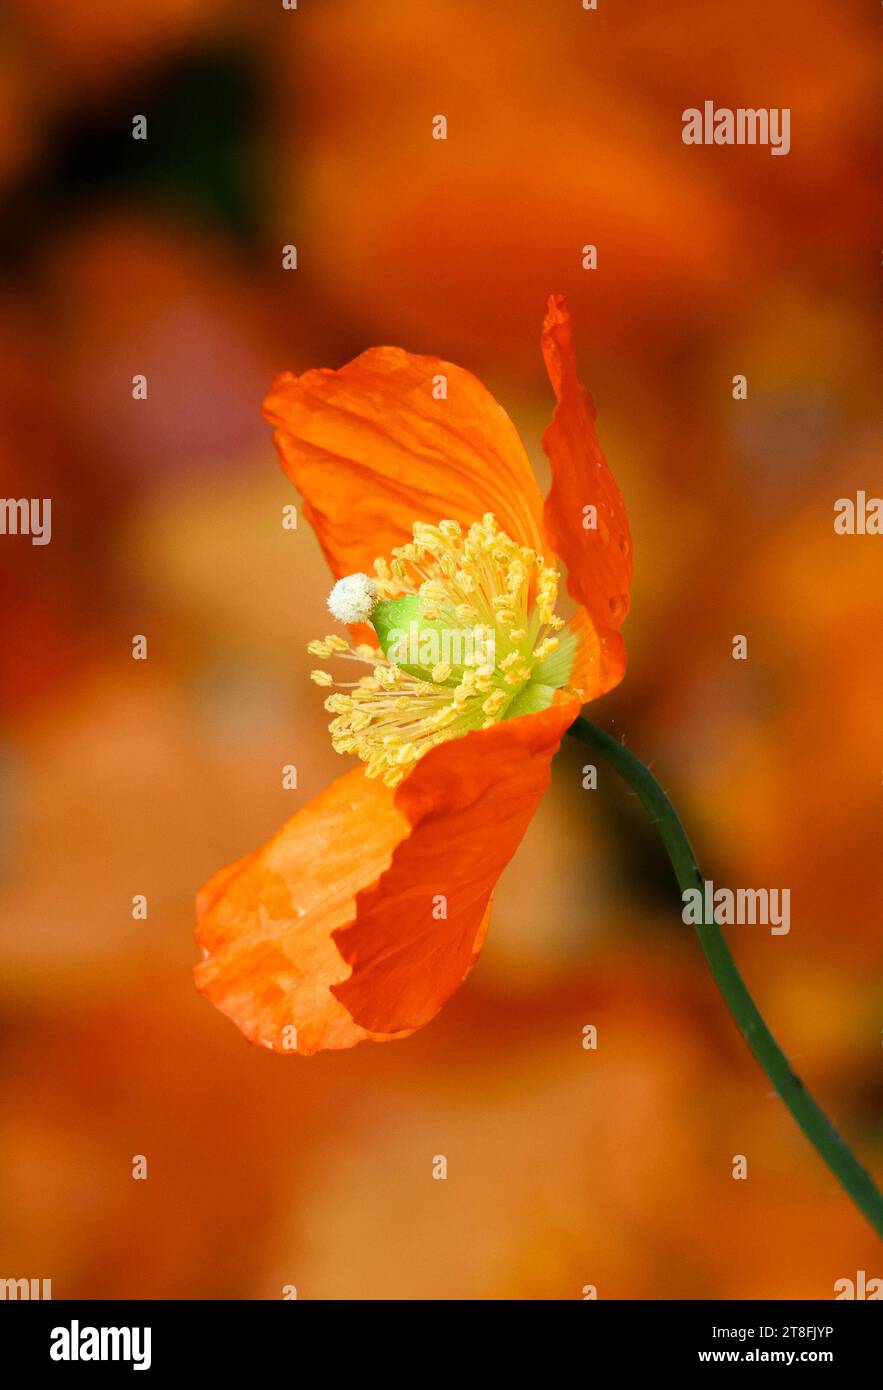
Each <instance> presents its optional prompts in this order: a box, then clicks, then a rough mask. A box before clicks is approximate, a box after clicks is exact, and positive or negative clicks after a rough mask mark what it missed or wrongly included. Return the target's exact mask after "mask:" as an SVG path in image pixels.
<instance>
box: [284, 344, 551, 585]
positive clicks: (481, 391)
mask: <svg viewBox="0 0 883 1390" xmlns="http://www.w3.org/2000/svg"><path fill="white" fill-rule="evenodd" d="M439 376H444V378H445V380H446V391H447V396H446V398H445V399H442V400H437V399H435V396H434V395H433V384H434V382H435V380H436V379H437V378H438V377H439ZM264 415H265V417H266V419H267V420H269V421H270V423H271V424H272V425H274V426H275V430H276V432H275V435H274V441H275V443H276V447H277V448H278V450H279V455H280V458H281V461H282V466H283V468H284V469H285V472H286V473H287V474H288V476H289V477H290V478H291V480H292V482H293V483H294V484H295V486H296V487H297V488H298V490H299V491H300V492H301V493H302V495H303V497H304V515H305V516H306V518H307V520H308V521H309V522H310V523H311V525H312V526H313V527H314V529H315V531H316V533H317V535H318V537H319V541H320V543H321V546H322V549H323V551H324V553H325V556H326V558H327V560H328V563H329V565H330V566H331V569H332V571H333V573H334V574H335V575H336V576H338V577H339V576H341V575H344V574H352V573H355V572H358V571H365V572H368V573H370V572H371V566H372V562H373V561H374V559H375V558H376V557H378V556H382V555H388V554H389V552H390V550H391V549H392V548H393V546H398V545H403V544H406V543H407V542H408V541H410V540H411V528H412V525H413V523H414V522H415V521H426V522H430V523H436V522H438V521H440V520H442V519H444V518H450V519H452V520H454V521H460V522H462V523H469V522H472V521H477V520H478V519H480V517H481V516H482V515H483V514H484V513H485V512H493V514H494V516H495V517H496V519H497V522H498V523H499V525H500V526H501V528H502V529H503V530H504V531H506V532H508V534H509V535H510V536H511V537H512V538H513V540H517V541H518V542H519V544H522V545H529V546H531V547H533V548H534V549H536V550H538V551H540V552H541V551H542V540H541V534H542V533H541V517H542V498H541V496H540V492H539V488H538V487H537V483H536V480H535V478H534V476H533V473H532V471H531V467H530V463H529V461H528V458H527V455H526V453H525V451H524V446H523V445H522V443H521V440H520V439H519V437H518V434H517V432H516V430H515V426H514V425H513V424H512V421H511V420H510V419H509V417H508V415H507V414H506V412H505V411H504V410H503V408H502V406H500V405H498V404H497V402H496V401H495V400H494V398H493V396H492V395H491V394H490V392H489V391H487V390H486V389H485V387H484V386H482V384H481V382H480V381H478V380H476V378H475V377H474V376H472V374H471V373H470V372H467V371H464V370H463V368H461V367H456V366H454V365H453V364H452V363H450V362H444V361H442V360H441V359H440V358H437V357H418V356H415V355H413V354H412V353H408V352H404V351H402V349H400V348H371V349H370V350H369V351H368V352H363V353H362V354H361V356H360V357H357V358H355V360H354V361H352V362H350V363H348V364H347V365H346V366H345V367H341V368H340V370H339V371H330V370H327V369H322V370H317V371H310V372H306V373H305V374H304V375H303V376H300V377H297V376H293V375H292V374H291V373H290V372H283V373H282V375H281V376H278V377H277V378H276V380H275V381H274V383H273V385H272V387H271V389H270V393H269V395H268V396H267V399H266V400H265V402H264Z"/></svg>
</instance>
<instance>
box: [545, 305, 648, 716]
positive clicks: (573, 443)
mask: <svg viewBox="0 0 883 1390" xmlns="http://www.w3.org/2000/svg"><path fill="white" fill-rule="evenodd" d="M541 342H542V349H543V357H544V358H545V362H546V370H547V371H548V373H549V380H550V381H551V383H552V387H553V389H554V391H555V395H556V397H557V405H556V407H555V413H554V415H553V417H552V423H551V424H550V425H549V427H548V429H547V430H546V432H545V434H544V435H543V448H544V449H545V451H546V454H547V455H548V457H549V461H550V463H551V465H552V486H551V488H550V490H549V495H548V497H547V498H546V503H545V507H544V509H543V525H544V528H545V532H546V535H547V536H548V538H549V542H550V544H551V546H552V548H553V549H554V551H555V553H556V554H557V555H560V556H561V558H562V560H563V561H564V562H565V564H566V565H567V571H568V573H567V591H568V593H569V594H570V595H571V596H572V597H573V598H575V599H576V600H577V601H578V602H579V603H581V604H582V606H583V607H584V608H585V609H586V610H587V612H588V614H589V616H590V618H591V620H592V623H593V625H594V627H595V631H596V633H597V637H598V642H599V661H598V681H597V685H598V688H596V689H595V691H594V694H595V695H601V694H603V693H604V691H605V690H610V689H611V688H612V687H613V686H614V685H617V684H618V683H619V681H620V680H621V679H622V676H623V673H624V671H625V644H624V642H623V640H622V637H621V636H620V635H619V628H620V626H621V625H622V623H623V620H624V619H625V617H626V614H627V613H628V610H629V598H630V591H631V580H632V542H631V535H630V533H629V524H628V517H627V515H626V510H625V504H624V502H623V500H622V495H621V493H620V491H619V488H618V487H617V486H616V482H615V481H614V478H613V474H612V473H611V472H610V469H609V468H608V466H607V462H606V460H605V458H604V455H603V454H602V452H601V447H600V445H599V444H598V438H597V435H596V433H595V415H596V411H595V406H594V403H593V401H592V398H591V396H590V395H589V393H588V392H587V391H586V389H585V387H584V386H582V385H581V383H580V380H579V377H578V376H577V371H576V361H575V359H574V355H573V341H572V335H571V326H570V314H569V313H568V310H567V306H566V302H565V299H564V296H563V295H552V296H551V297H550V299H549V308H548V312H547V313H546V317H545V320H544V322H543V333H542V339H541ZM587 505H592V506H594V507H595V508H596V509H597V528H591V527H584V526H583V519H584V516H585V513H584V510H583V509H584V508H585V507H586V506H587ZM587 698H591V697H590V696H588V695H587Z"/></svg>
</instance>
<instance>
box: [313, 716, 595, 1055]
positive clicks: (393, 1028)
mask: <svg viewBox="0 0 883 1390" xmlns="http://www.w3.org/2000/svg"><path fill="white" fill-rule="evenodd" d="M578 713H579V701H578V700H573V699H565V698H559V702H558V703H556V704H555V705H553V706H552V707H551V708H550V709H547V710H544V711H543V712H542V713H539V714H530V715H525V716H524V717H522V718H519V719H512V720H509V721H507V722H505V723H502V724H497V725H495V726H494V727H493V728H490V729H483V730H481V731H480V732H477V733H472V734H467V735H466V736H465V738H460V739H456V740H452V741H451V742H449V743H443V744H440V745H439V746H438V747H437V748H434V749H433V750H432V751H431V752H430V753H428V754H427V755H426V757H425V758H424V759H422V761H421V762H420V763H418V764H417V766H416V768H415V769H414V771H413V772H412V773H411V774H410V776H409V777H408V778H407V779H406V780H405V781H404V782H403V783H402V785H401V786H400V787H399V789H398V792H397V794H396V805H397V806H398V807H399V808H400V810H401V811H402V812H403V814H404V815H405V816H406V817H407V819H408V821H409V822H410V823H411V834H410V835H409V836H408V838H407V839H406V840H403V841H402V843H401V844H400V845H399V846H398V848H397V849H396V851H395V854H394V855H393V860H392V864H391V865H390V868H389V869H388V870H387V872H386V873H385V874H384V875H383V877H382V878H381V880H380V882H379V883H378V884H377V885H376V886H374V887H372V888H369V889H366V890H365V891H363V892H362V893H360V894H359V899H358V912H357V915H356V919H355V921H354V922H353V923H352V925H350V926H345V927H341V928H339V929H338V930H337V931H336V932H335V934H334V939H335V941H336V942H337V945H338V948H339V949H340V952H341V954H342V955H343V956H344V957H345V958H346V960H347V961H348V962H349V964H350V965H351V966H352V974H351V975H350V977H349V979H347V980H346V981H344V983H342V984H340V985H335V986H334V987H333V993H334V995H335V996H336V998H337V999H339V1000H340V1001H341V1002H342V1003H343V1004H345V1005H346V1007H347V1009H348V1010H349V1012H350V1014H351V1015H352V1017H353V1019H354V1020H355V1021H356V1022H357V1023H359V1024H361V1025H362V1027H363V1028H366V1029H370V1030H372V1031H377V1032H384V1033H389V1032H398V1031H399V1030H402V1029H408V1030H411V1029H415V1028H420V1027H422V1026H423V1025H424V1024H425V1023H428V1022H429V1020H430V1019H431V1018H432V1017H433V1015H434V1014H436V1013H437V1012H438V1010H439V1009H440V1008H441V1006H442V1004H444V1002H445V1000H446V999H447V998H448V997H449V996H450V995H451V994H453V992H454V990H455V989H457V987H458V986H459V985H460V984H461V983H462V981H463V979H464V977H465V976H466V974H467V972H468V971H469V968H470V966H471V965H472V963H473V961H474V960H475V957H476V955H477V952H478V948H479V946H480V944H481V941H482V939H483V935H484V930H485V928H486V918H487V915H488V911H489V908H490V902H491V896H492V894H493V891H494V888H495V886H496V883H497V879H498V878H499V876H500V874H501V873H502V871H503V869H504V868H505V866H506V864H508V862H509V860H510V859H511V858H512V855H513V854H514V853H515V850H516V849H517V848H518V845H519V844H520V842H521V839H522V836H523V835H524V832H525V831H526V829H527V827H528V825H529V823H530V820H531V818H532V816H533V814H534V812H535V811H536V808H537V806H538V805H539V802H540V800H541V798H542V796H543V793H544V792H545V790H546V787H547V786H548V784H549V775H550V764H551V761H552V758H553V756H554V754H555V753H556V751H557V749H558V746H559V744H560V742H561V738H562V736H563V734H564V732H565V730H566V729H567V728H568V726H569V725H570V724H571V723H572V722H573V720H574V719H575V718H576V716H577V714H578ZM442 904H443V905H444V910H445V912H446V914H447V915H446V917H442V916H440V915H439V914H440V909H441V906H442Z"/></svg>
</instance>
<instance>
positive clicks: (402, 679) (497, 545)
mask: <svg viewBox="0 0 883 1390" xmlns="http://www.w3.org/2000/svg"><path fill="white" fill-rule="evenodd" d="M374 569H375V573H376V576H377V577H376V580H375V581H374V582H375V584H376V588H377V592H378V595H379V599H380V602H381V603H383V602H388V603H392V602H394V601H395V600H397V599H401V598H403V597H405V596H411V597H413V598H414V599H416V600H418V605H417V609H418V612H419V621H420V624H421V632H420V635H421V638H422V639H423V640H427V641H429V642H430V645H431V642H432V641H435V643H436V645H437V643H438V641H439V640H440V638H441V639H443V640H447V639H450V638H453V639H454V640H453V642H452V643H449V645H452V646H453V647H454V651H453V652H452V651H449V650H442V651H441V652H438V651H435V652H433V653H432V659H431V660H428V661H424V659H423V657H422V656H421V658H420V661H419V663H417V664H416V665H415V662H414V660H413V659H412V658H408V659H407V660H404V659H403V658H402V657H401V654H400V653H396V654H390V655H385V654H384V653H383V652H382V651H381V650H379V649H376V648H371V647H365V646H359V647H352V646H350V645H349V643H347V642H346V641H344V639H343V638H341V637H337V636H332V637H326V638H324V639H323V640H322V641H318V642H311V643H310V645H309V648H308V650H309V651H310V652H311V653H312V654H313V655H315V656H318V657H321V658H328V657H332V656H338V657H341V658H343V659H345V660H355V661H358V662H361V663H365V664H366V665H367V666H368V667H369V672H368V674H367V675H363V676H362V677H361V678H360V679H358V680H356V681H354V682H350V683H347V684H342V683H340V682H336V681H334V680H333V679H332V677H331V676H330V675H329V673H328V672H326V671H322V670H318V671H314V672H313V673H312V679H313V680H314V681H315V682H316V684H317V685H322V686H328V685H332V684H333V685H335V686H336V687H337V689H336V690H335V693H334V694H333V695H330V696H329V697H328V699H327V700H326V702H325V708H326V709H327V710H328V711H329V712H330V713H331V714H333V715H334V716H335V718H334V719H333V720H332V722H331V724H330V726H329V727H330V731H331V736H332V742H333V745H334V747H335V749H336V750H337V751H338V752H339V753H354V754H355V755H356V756H357V757H358V758H361V760H362V761H363V762H364V763H366V764H367V775H368V776H369V777H382V778H383V780H384V782H386V784H387V785H388V786H396V785H397V784H398V783H399V782H400V781H401V779H402V778H403V777H404V776H405V774H406V773H407V772H408V771H409V770H410V769H411V767H412V766H413V765H414V764H415V763H416V762H417V761H418V760H419V759H420V758H422V757H423V756H424V755H425V754H426V753H428V752H429V750H430V749H431V748H434V747H435V746H436V745H437V744H439V743H443V742H445V741H447V740H448V739H452V738H459V737H461V736H462V735H463V734H466V733H469V732H470V731H471V730H473V729H484V728H488V727H489V726H490V725H491V724H495V723H497V722H498V721H499V720H501V719H504V718H506V717H507V714H508V713H512V712H517V710H515V711H513V704H514V702H515V701H516V700H517V698H518V697H519V696H520V695H521V694H522V693H523V692H524V691H525V689H526V688H527V687H528V685H529V684H530V683H531V681H532V680H534V679H540V678H542V672H538V671H537V668H538V666H539V665H540V664H541V663H542V662H543V661H544V660H545V659H546V658H548V657H550V656H551V655H552V653H553V652H554V651H555V650H556V649H557V647H558V645H559V638H558V637H557V636H555V635H554V634H555V633H557V632H559V631H560V630H561V628H562V627H563V626H564V623H563V620H562V619H561V618H558V617H556V616H555V612H554V608H555V602H556V598H557V593H558V573H557V571H556V570H555V569H553V568H551V567H549V566H547V565H546V564H545V563H544V561H543V558H542V556H541V555H537V554H536V552H535V551H533V550H531V549H530V548H528V547H526V546H519V545H518V544H517V543H516V542H515V541H513V540H512V539H511V538H510V537H509V536H507V535H506V534H505V533H504V532H503V531H501V530H500V529H499V527H498V526H497V523H496V521H495V519H494V517H493V516H492V515H491V514H490V513H487V514H486V515H485V516H484V517H483V518H482V520H481V521H480V522H475V523H473V525H471V526H470V527H469V529H468V531H467V532H466V534H465V535H464V534H463V531H462V528H461V526H460V524H459V523H458V522H456V521H441V522H439V524H438V525H437V526H430V525H427V524H425V523H423V522H416V523H415V524H414V528H413V541H411V542H409V543H408V544H407V545H404V546H400V547H399V548H398V549H396V550H394V551H393V552H392V559H391V561H390V562H387V561H386V560H376V561H375V563H374ZM405 665H407V666H409V667H410V669H409V670H405V669H403V666H405ZM553 683H554V684H557V683H558V682H553Z"/></svg>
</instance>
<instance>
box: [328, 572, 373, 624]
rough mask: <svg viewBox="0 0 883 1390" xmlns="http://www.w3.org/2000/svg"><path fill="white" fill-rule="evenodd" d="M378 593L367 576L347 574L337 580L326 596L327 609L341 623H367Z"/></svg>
mask: <svg viewBox="0 0 883 1390" xmlns="http://www.w3.org/2000/svg"><path fill="white" fill-rule="evenodd" d="M379 599H380V593H379V591H378V588H377V585H376V584H375V582H374V580H373V579H371V578H370V576H369V575H367V574H348V575H346V576H345V577H344V578H343V579H338V581H337V583H336V584H335V586H334V588H333V589H332V590H331V593H330V594H329V595H328V609H329V612H331V614H332V615H333V616H334V617H335V618H337V620H338V622H341V623H367V622H368V620H369V619H370V617H371V614H372V613H373V612H374V609H375V608H376V607H377V604H378V602H379Z"/></svg>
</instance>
